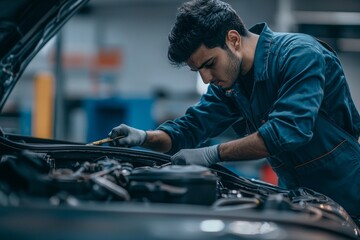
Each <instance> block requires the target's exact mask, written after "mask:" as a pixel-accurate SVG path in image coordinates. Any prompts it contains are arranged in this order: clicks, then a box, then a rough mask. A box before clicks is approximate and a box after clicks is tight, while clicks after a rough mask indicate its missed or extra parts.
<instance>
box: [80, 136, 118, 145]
mask: <svg viewBox="0 0 360 240" xmlns="http://www.w3.org/2000/svg"><path fill="white" fill-rule="evenodd" d="M123 137H125V136H118V137H115V138H109V137H108V138H104V139H101V140H98V141H95V142H91V143H88V144H86V146H92V145H101V144H104V143H108V142H112V141H114V140H116V139H120V138H123Z"/></svg>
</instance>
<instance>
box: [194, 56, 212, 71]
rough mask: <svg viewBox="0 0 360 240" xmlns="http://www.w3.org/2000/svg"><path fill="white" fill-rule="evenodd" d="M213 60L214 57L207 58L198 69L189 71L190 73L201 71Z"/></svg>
mask: <svg viewBox="0 0 360 240" xmlns="http://www.w3.org/2000/svg"><path fill="white" fill-rule="evenodd" d="M213 59H214V57H211V58H209V59H208V60H206V61H205V62H203V63H202V64H201V65H200V67H198V68H195V69H193V68H192V69H191V71H198V70H200V69H202V68H203V67H204V66H205V65H206V64H207V63H209V62H210V61H211V60H213Z"/></svg>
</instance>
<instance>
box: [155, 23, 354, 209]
mask: <svg viewBox="0 0 360 240" xmlns="http://www.w3.org/2000/svg"><path fill="white" fill-rule="evenodd" d="M249 30H250V31H251V32H253V33H256V34H259V35H260V37H259V40H258V43H257V47H256V51H255V58H254V66H253V67H254V86H253V90H252V93H251V97H250V99H249V98H247V97H245V94H244V90H243V89H242V88H241V87H240V84H239V83H238V82H236V83H235V84H234V86H233V89H231V90H228V91H225V90H223V89H221V88H219V87H217V86H213V85H210V86H209V88H208V91H207V93H206V94H204V95H203V96H202V97H201V99H200V101H199V102H198V103H197V104H196V105H194V106H191V107H190V108H188V110H187V112H186V113H185V115H184V116H182V117H179V118H177V119H175V120H174V121H167V122H165V123H163V124H162V125H160V126H159V127H158V129H159V130H163V131H165V132H166V133H168V134H169V136H170V137H171V139H172V149H171V150H170V152H169V153H170V154H173V153H175V152H177V151H178V150H180V149H183V148H194V147H196V146H198V145H199V144H201V143H202V142H204V141H205V140H207V139H208V138H212V137H215V136H217V135H219V134H220V133H222V132H223V131H224V130H226V129H227V128H228V127H230V126H231V127H233V128H234V130H235V131H236V132H237V133H238V134H239V137H243V136H245V135H247V134H250V133H253V132H255V131H259V133H260V135H261V136H262V138H263V140H264V142H265V145H266V147H267V149H268V152H269V153H270V155H271V157H269V158H268V161H269V163H270V165H271V166H272V168H273V169H274V171H275V172H276V173H277V175H278V177H279V181H280V182H281V183H283V184H284V185H285V186H286V187H287V188H289V189H292V188H296V187H308V188H311V189H313V190H315V191H318V192H320V193H323V194H325V195H327V196H329V197H330V198H332V199H333V200H335V201H336V202H337V203H339V204H340V205H342V206H343V207H344V208H345V210H347V212H348V213H349V214H350V215H352V216H360V145H359V142H358V139H359V134H360V116H359V113H358V111H357V110H356V108H355V105H354V103H353V100H352V98H351V95H350V91H349V87H348V84H347V82H346V77H345V74H344V72H343V69H342V66H341V63H340V61H339V59H338V57H337V56H336V53H335V52H334V51H333V50H332V49H331V48H330V47H328V45H326V44H325V43H322V42H320V41H318V40H317V39H315V38H313V37H312V36H309V35H305V34H299V33H278V32H273V31H272V30H271V29H270V28H269V27H268V26H267V25H266V23H261V24H257V25H255V26H254V27H252V28H251V29H249Z"/></svg>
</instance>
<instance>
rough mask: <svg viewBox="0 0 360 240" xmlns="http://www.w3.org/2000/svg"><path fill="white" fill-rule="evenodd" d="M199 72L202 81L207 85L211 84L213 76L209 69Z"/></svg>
mask: <svg viewBox="0 0 360 240" xmlns="http://www.w3.org/2000/svg"><path fill="white" fill-rule="evenodd" d="M199 72H200V76H201V79H202V80H203V82H204V83H205V84H209V83H210V82H211V79H212V75H211V73H210V71H209V70H207V69H200V71H199Z"/></svg>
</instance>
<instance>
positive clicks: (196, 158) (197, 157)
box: [171, 145, 220, 167]
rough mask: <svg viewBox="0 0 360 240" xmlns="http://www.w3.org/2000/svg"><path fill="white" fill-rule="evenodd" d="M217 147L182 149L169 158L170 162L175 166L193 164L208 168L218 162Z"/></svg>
mask: <svg viewBox="0 0 360 240" xmlns="http://www.w3.org/2000/svg"><path fill="white" fill-rule="evenodd" d="M219 146H220V145H214V146H211V147H203V148H196V149H182V150H180V151H179V152H177V153H176V154H175V155H173V156H172V157H171V162H172V163H173V164H177V165H190V164H194V165H201V166H205V167H208V166H210V165H211V164H214V163H217V162H219V161H220V156H219Z"/></svg>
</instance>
